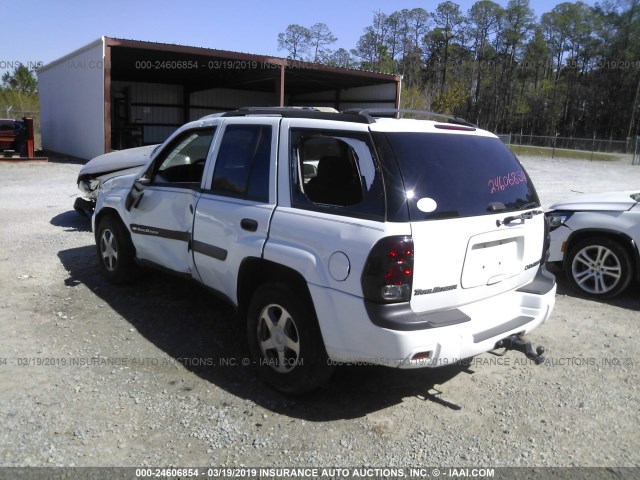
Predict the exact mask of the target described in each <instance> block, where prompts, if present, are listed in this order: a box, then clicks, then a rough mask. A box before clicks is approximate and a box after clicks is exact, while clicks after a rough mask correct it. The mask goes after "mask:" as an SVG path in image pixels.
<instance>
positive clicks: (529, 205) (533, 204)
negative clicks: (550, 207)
mask: <svg viewBox="0 0 640 480" xmlns="http://www.w3.org/2000/svg"><path fill="white" fill-rule="evenodd" d="M538 206H539V205H538V203H537V202H529V203H525V204H524V205H521V206H520V208H518V210H526V209H528V208H535V207H538Z"/></svg>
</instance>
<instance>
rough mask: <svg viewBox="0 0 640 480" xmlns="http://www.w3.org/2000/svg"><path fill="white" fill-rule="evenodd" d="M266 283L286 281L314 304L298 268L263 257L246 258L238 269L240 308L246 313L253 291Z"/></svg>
mask: <svg viewBox="0 0 640 480" xmlns="http://www.w3.org/2000/svg"><path fill="white" fill-rule="evenodd" d="M265 283H285V284H287V285H289V286H290V287H291V288H292V289H294V290H296V292H297V293H298V294H300V295H302V296H303V298H304V299H305V300H306V301H308V302H310V304H311V305H313V300H312V298H311V293H310V292H309V287H308V286H307V281H306V280H305V278H304V277H303V276H302V275H301V274H300V273H299V272H297V271H296V270H293V269H292V268H289V267H285V266H284V265H280V264H278V263H274V262H270V261H268V260H264V259H262V258H246V259H244V260H243V262H242V264H241V265H240V269H239V271H238V294H237V297H238V310H239V311H240V312H241V313H243V314H244V313H246V310H247V308H248V306H249V302H250V301H251V296H252V295H253V293H254V292H255V291H256V290H257V289H258V288H260V286H262V285H264V284H265Z"/></svg>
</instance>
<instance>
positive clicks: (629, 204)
mask: <svg viewBox="0 0 640 480" xmlns="http://www.w3.org/2000/svg"><path fill="white" fill-rule="evenodd" d="M639 192H640V190H636V191H629V192H611V193H601V194H595V195H584V196H578V197H574V198H572V199H569V200H567V201H564V202H560V203H556V204H554V205H552V206H551V207H550V209H549V211H548V212H547V213H546V215H547V218H548V220H549V227H550V237H551V246H550V249H549V258H548V260H547V261H548V262H550V263H555V264H557V265H558V266H560V267H561V268H562V269H563V270H564V271H565V272H566V274H567V278H568V280H569V282H570V284H571V285H572V287H573V288H574V289H576V290H577V291H578V292H579V293H581V294H583V295H587V296H591V297H597V298H609V297H613V296H615V295H618V294H620V293H622V292H623V291H624V290H625V289H626V288H627V287H628V286H629V283H630V282H631V281H632V280H633V279H639V278H640V250H639V249H640V203H639V202H640V193H639Z"/></svg>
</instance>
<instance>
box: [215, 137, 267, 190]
mask: <svg viewBox="0 0 640 480" xmlns="http://www.w3.org/2000/svg"><path fill="white" fill-rule="evenodd" d="M270 163H271V126H270V125H229V126H228V127H227V128H226V129H225V131H224V137H223V138H222V143H221V144H220V150H219V152H218V157H217V159H216V166H215V170H214V172H213V182H212V183H211V191H212V193H214V194H216V195H224V196H230V197H237V198H243V199H246V200H255V201H258V202H268V201H269V166H270Z"/></svg>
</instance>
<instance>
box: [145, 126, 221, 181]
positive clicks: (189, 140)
mask: <svg viewBox="0 0 640 480" xmlns="http://www.w3.org/2000/svg"><path fill="white" fill-rule="evenodd" d="M214 131H215V129H213V128H205V129H200V130H192V131H189V132H185V133H184V134H182V135H180V136H179V137H178V138H176V139H175V140H174V141H173V142H172V143H171V145H170V146H169V147H168V149H167V151H166V153H164V152H163V153H162V154H161V155H162V157H161V158H159V159H158V161H157V162H156V165H158V167H157V170H156V173H155V176H154V182H155V183H189V184H193V183H197V184H198V185H199V184H200V182H201V181H202V174H203V173H204V166H205V163H206V161H207V154H208V152H209V147H210V145H211V140H213V134H214ZM158 162H159V163H158Z"/></svg>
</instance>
